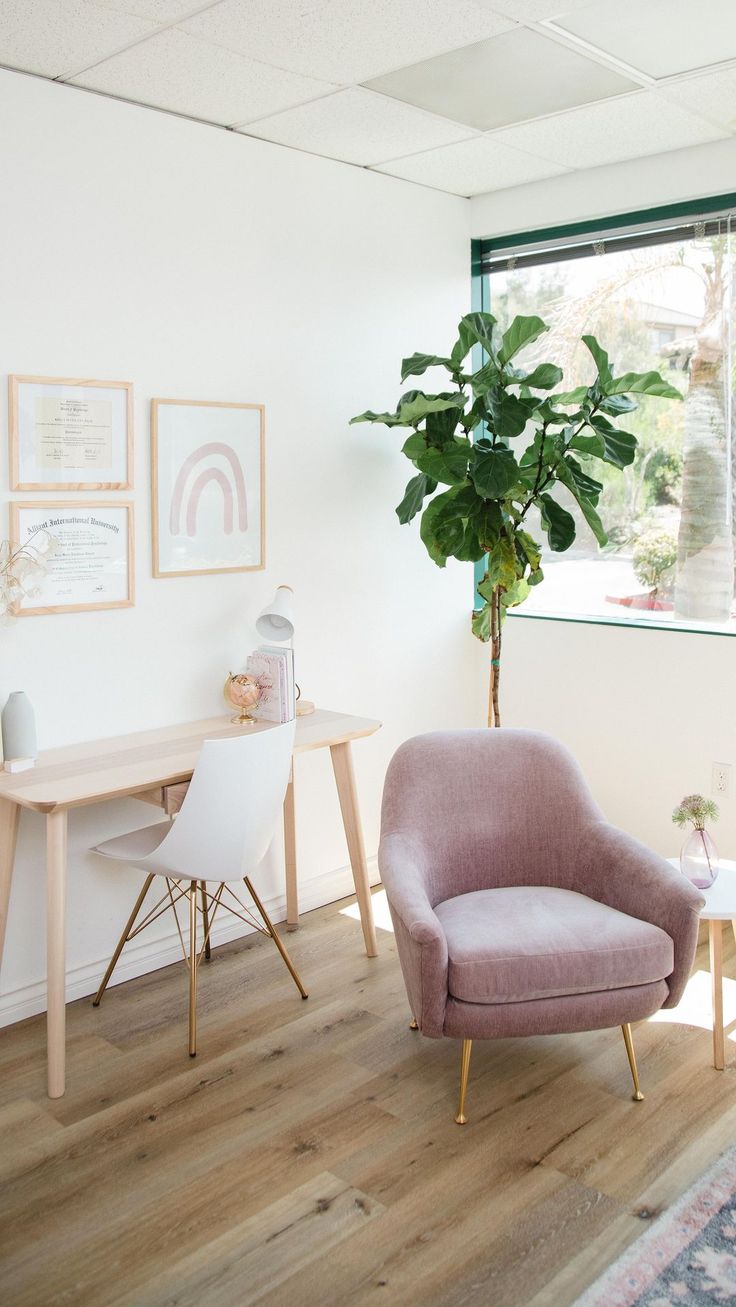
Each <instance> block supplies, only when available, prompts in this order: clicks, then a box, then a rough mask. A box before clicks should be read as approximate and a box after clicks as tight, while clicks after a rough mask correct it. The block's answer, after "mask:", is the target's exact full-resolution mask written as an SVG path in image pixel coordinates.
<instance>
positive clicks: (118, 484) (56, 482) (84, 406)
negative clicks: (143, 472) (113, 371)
mask: <svg viewBox="0 0 736 1307" xmlns="http://www.w3.org/2000/svg"><path fill="white" fill-rule="evenodd" d="M8 414H9V427H10V486H11V489H12V490H130V489H131V487H132V485H133V384H132V382H130V381H84V380H75V379H72V380H69V379H67V378H65V377H17V376H14V377H10V378H9V394H8Z"/></svg>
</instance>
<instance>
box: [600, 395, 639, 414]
mask: <svg viewBox="0 0 736 1307" xmlns="http://www.w3.org/2000/svg"><path fill="white" fill-rule="evenodd" d="M638 407H639V405H638V404H637V403H636V402H635V400H633V399H629V397H628V395H606V397H605V398H604V399H602V400H601V401H600V402H599V404H598V408H599V410H600V412H601V413H610V414H611V415H612V416H613V417H619V416H620V414H621V413H633V411H634V409H637V408H638Z"/></svg>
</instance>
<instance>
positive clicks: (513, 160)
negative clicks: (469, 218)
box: [377, 136, 567, 195]
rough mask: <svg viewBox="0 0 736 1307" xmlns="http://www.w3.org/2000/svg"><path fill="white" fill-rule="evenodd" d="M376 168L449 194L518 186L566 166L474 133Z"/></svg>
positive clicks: (465, 193)
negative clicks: (435, 148) (441, 146)
mask: <svg viewBox="0 0 736 1307" xmlns="http://www.w3.org/2000/svg"><path fill="white" fill-rule="evenodd" d="M377 171H378V172H385V173H389V174H390V175H391V176H392V177H403V178H404V179H405V180H406V181H411V182H421V183H422V184H423V185H424V186H432V187H434V188H435V190H438V191H449V192H450V193H451V194H453V195H480V194H482V193H483V192H485V191H498V190H503V189H504V188H505V187H507V186H521V185H522V184H523V183H524V182H531V181H538V180H539V179H541V178H543V177H555V176H557V175H558V174H559V173H562V172H566V171H567V169H566V168H563V167H560V166H559V165H558V164H555V163H551V162H548V161H546V160H543V159H534V158H532V157H531V155H528V154H521V153H520V152H519V151H518V150H511V149H509V148H508V147H507V146H505V145H500V144H498V143H497V142H496V141H495V140H494V139H493V138H492V137H489V136H476V137H474V138H472V139H471V140H468V141H462V142H461V143H460V144H459V145H448V146H445V147H444V149H441V150H430V151H428V153H426V154H415V155H414V156H413V157H412V158H408V159H395V160H394V161H393V162H392V163H386V164H382V165H381V166H380V167H379V168H378V170H377Z"/></svg>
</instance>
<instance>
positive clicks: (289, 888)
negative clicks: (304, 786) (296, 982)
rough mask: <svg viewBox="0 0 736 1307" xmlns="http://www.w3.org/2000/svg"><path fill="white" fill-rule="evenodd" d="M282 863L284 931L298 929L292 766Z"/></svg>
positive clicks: (285, 805) (285, 811) (287, 791)
mask: <svg viewBox="0 0 736 1307" xmlns="http://www.w3.org/2000/svg"><path fill="white" fill-rule="evenodd" d="M284 863H285V868H286V929H287V930H298V928H299V895H298V891H297V885H296V810H295V806H294V764H293V762H292V764H291V771H290V773H289V784H288V785H287V787H286V795H285V796H284Z"/></svg>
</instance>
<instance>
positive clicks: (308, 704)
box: [296, 699, 314, 717]
mask: <svg viewBox="0 0 736 1307" xmlns="http://www.w3.org/2000/svg"><path fill="white" fill-rule="evenodd" d="M311 712H314V704H313V703H312V701H311V699H297V701H296V715H297V717H308V716H309V714H310V713H311Z"/></svg>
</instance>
